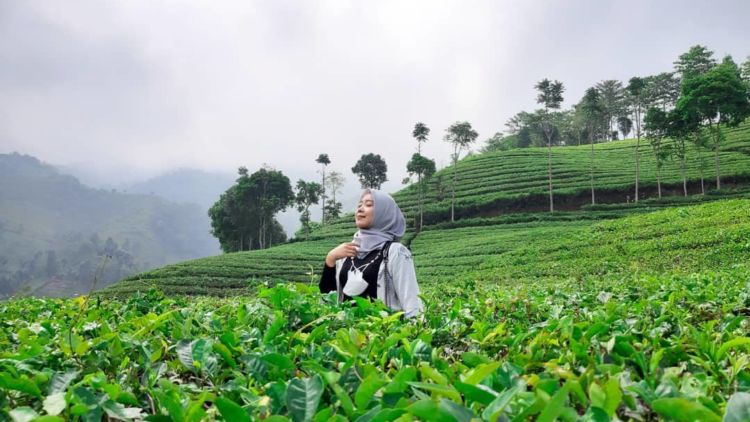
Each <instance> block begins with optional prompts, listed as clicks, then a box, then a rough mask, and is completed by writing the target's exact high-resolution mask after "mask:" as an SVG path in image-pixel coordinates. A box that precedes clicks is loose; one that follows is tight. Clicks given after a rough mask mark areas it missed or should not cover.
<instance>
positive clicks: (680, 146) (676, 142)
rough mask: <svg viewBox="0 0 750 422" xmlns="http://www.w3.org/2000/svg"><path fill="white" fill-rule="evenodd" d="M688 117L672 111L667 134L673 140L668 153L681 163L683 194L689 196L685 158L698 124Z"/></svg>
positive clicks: (669, 114) (668, 116)
mask: <svg viewBox="0 0 750 422" xmlns="http://www.w3.org/2000/svg"><path fill="white" fill-rule="evenodd" d="M688 118H689V117H688V116H686V115H684V114H681V113H679V110H676V109H675V110H672V111H670V112H669V113H668V114H667V116H666V119H667V120H666V122H665V124H666V134H667V136H669V138H670V139H671V140H672V142H671V144H670V145H669V146H668V148H667V150H666V152H667V153H668V154H669V156H670V157H672V158H677V159H678V160H679V161H680V175H681V176H682V194H683V196H687V175H686V174H685V158H686V155H687V145H688V138H690V136H691V135H692V134H693V133H694V132H696V131H697V128H698V124H697V122H695V121H690V120H688Z"/></svg>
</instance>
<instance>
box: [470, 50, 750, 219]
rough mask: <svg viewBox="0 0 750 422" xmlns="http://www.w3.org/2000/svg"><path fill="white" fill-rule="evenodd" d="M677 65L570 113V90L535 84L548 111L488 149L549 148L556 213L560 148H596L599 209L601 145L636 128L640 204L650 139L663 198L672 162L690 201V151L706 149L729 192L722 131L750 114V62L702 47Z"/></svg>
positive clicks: (595, 90) (593, 95) (523, 120)
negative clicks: (555, 166) (664, 170)
mask: <svg viewBox="0 0 750 422" xmlns="http://www.w3.org/2000/svg"><path fill="white" fill-rule="evenodd" d="M674 65H675V68H674V71H673V72H665V73H660V74H658V75H652V76H647V77H633V78H631V79H630V80H629V81H628V83H627V84H623V83H622V82H620V81H617V80H605V81H601V82H599V83H597V84H596V85H594V86H593V87H590V88H588V89H587V90H586V91H585V93H584V95H583V98H581V100H580V101H579V102H578V103H577V104H575V105H574V106H573V107H572V108H571V109H569V110H564V111H561V110H560V106H561V104H562V101H563V93H564V91H565V88H564V85H563V84H562V83H561V82H559V81H550V80H548V79H544V80H542V81H540V82H539V83H537V84H536V85H535V89H536V90H537V93H538V95H537V103H538V104H540V105H542V108H541V109H539V110H537V111H534V112H520V113H518V114H516V115H515V116H513V117H512V118H511V119H510V120H509V121H508V122H507V123H506V127H507V128H508V132H509V135H508V136H504V135H502V134H499V133H498V134H496V135H495V136H493V137H492V138H490V139H489V140H488V141H487V144H486V146H485V147H484V149H483V150H484V151H493V150H504V149H509V148H523V147H529V146H546V147H547V150H548V156H547V160H548V163H547V164H548V166H547V168H548V184H549V209H550V212H552V211H554V197H553V180H552V154H551V149H552V146H553V145H576V144H577V145H581V144H582V143H589V144H591V153H590V184H591V202H592V203H596V196H595V189H594V166H595V165H594V162H595V160H594V159H595V157H594V154H595V149H594V144H595V143H597V142H604V141H611V140H614V139H617V138H618V131H619V133H620V134H622V136H623V138H624V137H627V136H628V135H629V134H630V133H631V132H633V130H634V131H635V136H636V139H637V141H636V149H635V196H634V198H635V201H638V199H639V198H640V192H639V185H640V144H641V137H642V135H644V134H645V135H646V139H647V140H648V141H649V144H650V145H651V147H652V151H653V153H654V156H655V158H656V163H657V169H656V170H657V171H656V173H657V190H658V195H659V197H661V167H662V165H663V163H664V162H665V160H667V159H670V158H676V159H678V160H679V162H680V170H681V174H682V179H683V193H684V194H685V195H687V178H686V155H687V151H688V149H689V148H690V146H692V147H694V148H695V150H696V151H700V150H701V149H702V148H706V147H709V148H711V149H712V150H713V151H714V156H715V166H716V189H717V190H718V189H721V172H720V158H719V149H720V145H721V140H722V138H723V136H722V132H721V128H722V126H736V125H738V124H739V123H741V122H742V121H743V120H744V119H746V118H747V117H748V116H750V58H749V59H748V60H747V61H746V62H745V63H744V64H743V66H742V67H740V66H738V65H737V64H736V63H735V62H734V60H732V58H731V57H730V56H726V57H724V59H723V60H722V61H721V62H719V63H717V61H716V59H715V58H714V57H713V52H712V51H710V50H708V48H706V47H704V46H700V45H697V46H693V47H691V48H690V50H688V51H687V52H686V53H684V54H682V55H680V56H679V58H678V59H677V61H675V63H674ZM615 128H616V129H615ZM703 167H704V163H703V161H701V167H700V173H701V187H702V190H703V191H705V187H704V184H703V176H702V174H703Z"/></svg>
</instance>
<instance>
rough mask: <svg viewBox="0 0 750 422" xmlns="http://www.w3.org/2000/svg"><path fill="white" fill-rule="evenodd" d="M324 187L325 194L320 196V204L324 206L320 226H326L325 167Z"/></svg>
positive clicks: (324, 173)
mask: <svg viewBox="0 0 750 422" xmlns="http://www.w3.org/2000/svg"><path fill="white" fill-rule="evenodd" d="M321 161H322V160H321ZM329 161H330V160H329ZM322 187H323V194H322V195H321V196H320V202H321V204H322V206H321V208H322V210H321V213H320V224H321V225H323V226H324V225H325V224H326V170H325V167H323V185H322Z"/></svg>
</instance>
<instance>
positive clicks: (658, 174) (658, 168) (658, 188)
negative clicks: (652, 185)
mask: <svg viewBox="0 0 750 422" xmlns="http://www.w3.org/2000/svg"><path fill="white" fill-rule="evenodd" d="M656 191H657V192H658V194H659V199H661V166H660V165H659V163H657V164H656Z"/></svg>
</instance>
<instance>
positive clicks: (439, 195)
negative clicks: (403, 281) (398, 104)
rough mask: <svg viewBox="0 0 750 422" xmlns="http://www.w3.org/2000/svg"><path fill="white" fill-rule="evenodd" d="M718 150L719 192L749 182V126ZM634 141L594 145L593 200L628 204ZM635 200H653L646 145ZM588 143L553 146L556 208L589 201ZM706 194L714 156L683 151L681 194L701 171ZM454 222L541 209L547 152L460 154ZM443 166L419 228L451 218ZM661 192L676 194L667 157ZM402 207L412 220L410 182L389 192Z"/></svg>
mask: <svg viewBox="0 0 750 422" xmlns="http://www.w3.org/2000/svg"><path fill="white" fill-rule="evenodd" d="M725 135H726V141H725V142H724V143H723V144H722V146H721V149H720V150H721V153H720V159H721V175H722V179H723V183H724V184H725V187H727V188H731V187H732V186H733V185H735V184H740V185H744V184H747V182H748V181H750V122H746V123H744V124H743V125H741V126H740V127H738V128H734V129H725ZM635 148H636V140H634V139H628V140H622V141H613V142H606V143H600V144H595V145H594V179H595V180H594V184H595V189H596V196H597V201H598V202H599V203H623V202H627V201H628V200H630V201H632V200H633V199H634V198H633V195H634V188H633V186H634V184H635ZM639 151H640V157H641V174H640V194H641V196H642V198H653V197H656V196H657V192H656V159H655V157H654V154H653V151H652V149H651V147H650V145H649V143H648V142H647V141H646V140H644V139H642V140H641V144H640V148H639ZM590 154H591V152H590V146H589V145H581V146H566V147H553V148H552V168H553V171H552V173H553V175H552V178H553V191H554V195H555V208H556V209H557V210H575V209H579V208H580V207H581V206H583V205H586V204H589V203H590V202H591V196H590V185H589V165H590ZM701 159H703V167H704V169H703V172H704V178H705V184H706V190H710V189H712V186H713V185H712V183H713V180H714V178H715V174H716V173H715V167H714V166H713V152H712V151H710V150H708V149H701V150H698V151H696V150H690V151H688V155H687V178H688V192H689V193H690V194H695V193H700V192H701V187H700V167H701ZM457 172H458V183H457V185H456V218H464V217H473V216H477V215H478V214H487V215H493V214H502V213H507V212H529V211H545V210H548V209H549V205H548V202H547V201H548V182H547V149H546V148H523V149H513V150H509V151H498V152H489V153H485V154H477V155H472V156H469V157H466V158H465V159H463V160H461V161H459V163H458V166H457ZM452 175H453V170H452V168H450V167H448V168H445V169H443V170H442V171H440V172H438V173H437V174H436V175H435V177H433V178H432V180H431V182H430V183H429V188H428V191H427V203H426V206H425V224H427V223H433V222H439V221H444V220H446V219H449V218H450V182H451V178H452ZM661 182H662V187H663V190H664V192H663V194H664V195H678V194H681V193H682V178H681V176H680V170H679V162H678V161H676V160H674V159H671V160H667V161H666V162H665V163H664V165H663V168H662V171H661ZM394 198H395V199H396V201H397V202H398V204H399V205H400V206H401V208H402V210H403V211H404V212H405V213H407V214H410V215H414V214H415V212H416V205H417V202H416V201H417V189H416V187H415V186H414V185H411V186H409V187H407V188H406V189H403V190H401V191H399V192H397V193H395V194H394Z"/></svg>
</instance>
